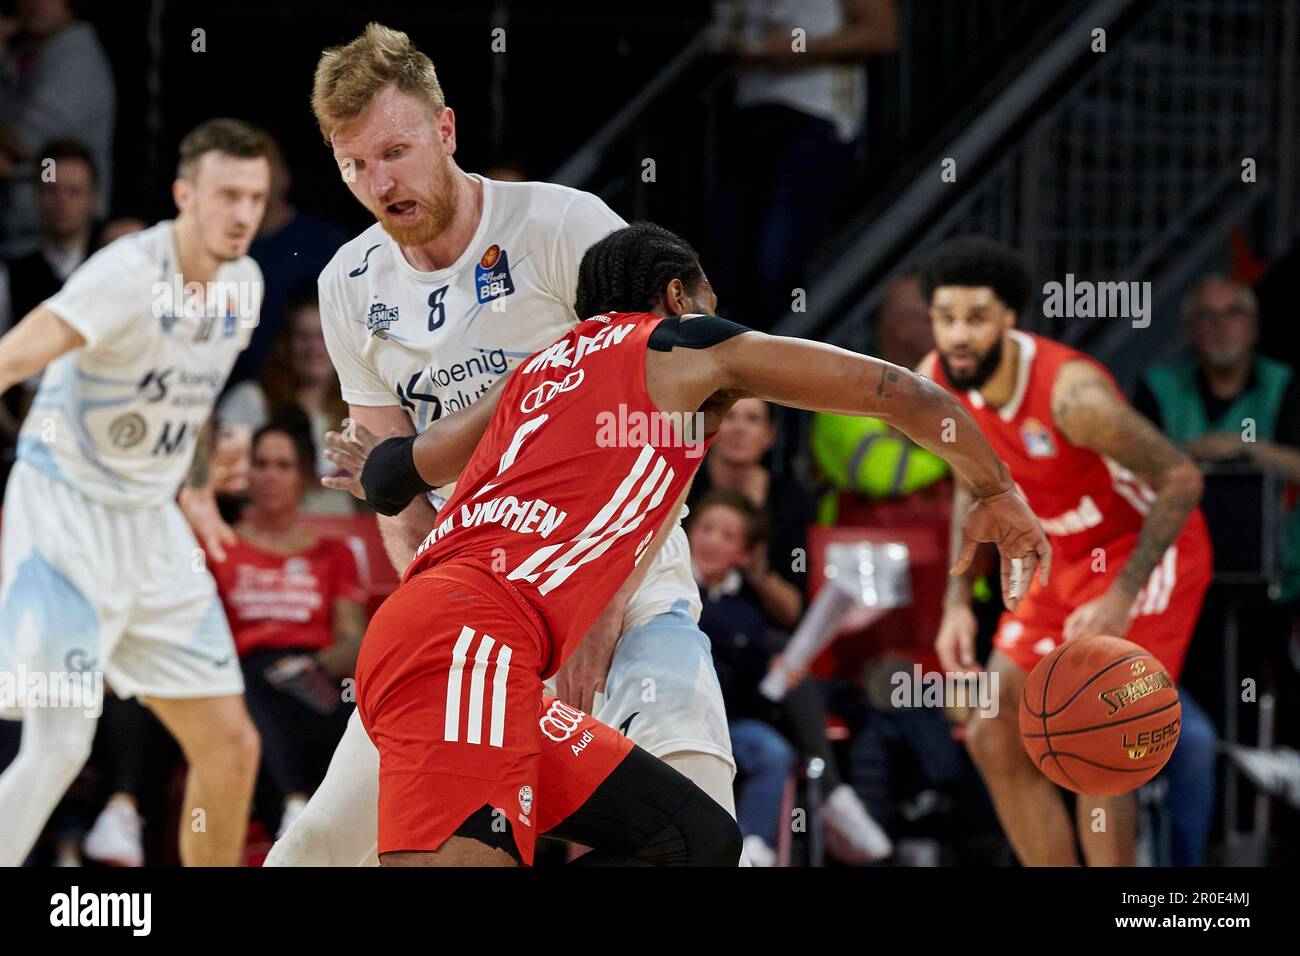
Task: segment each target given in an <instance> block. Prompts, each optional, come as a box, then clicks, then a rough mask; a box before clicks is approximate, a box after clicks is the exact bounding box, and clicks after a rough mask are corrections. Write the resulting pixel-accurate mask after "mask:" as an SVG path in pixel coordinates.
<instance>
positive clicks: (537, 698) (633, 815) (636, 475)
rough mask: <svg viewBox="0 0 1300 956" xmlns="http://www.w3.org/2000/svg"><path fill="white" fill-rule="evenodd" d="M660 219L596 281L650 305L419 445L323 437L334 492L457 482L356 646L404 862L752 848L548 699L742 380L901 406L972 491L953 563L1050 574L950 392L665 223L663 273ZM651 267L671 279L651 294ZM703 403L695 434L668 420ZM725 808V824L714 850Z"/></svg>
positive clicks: (542, 355) (614, 320) (384, 810)
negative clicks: (745, 307)
mask: <svg viewBox="0 0 1300 956" xmlns="http://www.w3.org/2000/svg"><path fill="white" fill-rule="evenodd" d="M645 229H646V227H633V228H631V229H628V230H622V231H620V232H617V233H614V234H613V235H611V236H608V237H606V238H605V239H602V240H600V242H598V243H597V244H596V246H595V247H594V248H593V249H592V250H591V251H590V252H589V253H588V254H587V255H586V256H585V257H584V259H583V263H582V267H581V272H582V273H585V274H589V275H588V276H587V278H589V279H590V283H588V282H586V281H580V282H579V286H580V287H583V288H587V289H589V290H595V291H594V293H593V294H594V298H592V299H591V300H590V301H599V302H604V303H614V304H615V305H616V306H617V300H619V299H620V297H621V295H623V294H626V295H629V296H648V297H649V305H650V308H649V309H647V310H645V311H641V312H625V311H618V310H617V309H615V310H610V311H606V312H603V313H599V314H596V315H593V316H590V317H589V318H587V319H586V320H585V321H583V322H581V323H579V324H578V325H577V326H576V327H575V328H574V329H572V330H571V331H569V332H568V333H566V334H565V335H562V336H561V337H560V338H559V339H557V340H556V341H555V342H554V343H552V344H551V345H550V346H548V347H546V348H544V349H542V350H540V351H538V352H537V353H536V354H534V355H532V356H530V357H529V358H527V359H526V360H525V361H524V362H522V363H521V364H520V365H519V366H518V367H517V368H516V369H515V370H514V371H513V372H512V373H511V374H510V375H509V376H508V377H506V378H504V379H503V380H502V381H500V382H498V383H497V384H496V385H494V386H493V387H492V388H491V389H490V390H489V391H488V394H487V395H485V396H484V397H483V399H482V400H481V401H479V402H476V403H475V404H474V406H473V407H471V408H469V409H467V410H466V411H464V412H462V413H459V414H455V415H450V416H448V417H447V418H444V419H442V420H440V421H438V422H436V423H434V424H433V425H431V426H430V427H429V428H427V429H426V430H425V431H424V432H422V433H421V434H420V435H419V436H408V437H391V438H388V439H385V440H384V441H382V442H381V441H380V440H379V439H378V438H377V437H376V436H374V435H373V434H371V433H370V432H368V431H366V430H365V429H361V428H359V429H358V430H357V434H356V436H355V438H354V439H348V438H344V437H343V436H342V435H339V434H336V433H333V432H331V433H329V434H328V435H326V441H327V442H328V443H329V445H330V451H329V452H328V453H327V454H328V455H329V458H330V460H331V461H333V462H334V463H335V464H336V465H338V466H339V468H340V469H341V471H342V474H341V475H340V476H338V477H334V478H326V479H324V481H325V483H326V484H327V485H328V486H330V487H333V488H345V489H347V490H349V491H351V492H352V493H353V494H354V495H356V496H357V497H358V498H362V499H364V500H368V501H370V502H371V503H372V504H373V505H374V506H375V507H376V508H377V509H378V510H379V511H380V512H381V513H383V514H394V513H397V512H400V511H401V510H403V509H404V508H405V507H407V504H408V503H409V501H410V500H411V499H412V498H413V497H416V496H418V495H420V494H423V493H425V492H427V491H428V490H429V489H430V488H431V487H433V486H436V485H439V484H442V483H443V482H446V481H447V480H449V479H450V478H453V477H456V478H458V481H457V489H456V492H455V493H454V494H453V496H452V497H451V499H450V500H449V501H448V502H447V503H446V505H445V507H444V509H443V513H442V514H441V515H440V521H439V524H438V526H437V528H436V529H434V530H433V531H431V532H430V533H429V535H428V537H427V538H426V539H425V541H424V542H423V544H421V546H420V548H419V550H418V551H417V553H416V558H415V560H414V561H413V562H412V563H411V566H410V567H409V568H408V569H407V572H406V574H405V575H404V576H403V580H402V584H401V586H400V587H398V589H397V591H396V592H395V593H394V594H393V595H392V596H390V597H389V598H388V600H387V601H385V602H384V605H383V607H381V608H380V609H379V611H378V612H377V613H376V614H375V617H374V618H373V619H372V621H371V622H370V627H369V628H368V630H367V632H366V637H365V640H364V642H363V644H362V649H361V655H360V657H359V658H358V660H357V711H358V713H360V714H361V719H362V721H363V722H364V724H365V728H366V730H367V732H368V734H369V736H370V738H371V739H372V740H373V741H374V743H375V745H376V746H377V747H378V749H379V751H380V754H381V770H380V781H379V852H380V853H381V855H382V858H383V862H384V863H385V864H386V865H400V866H456V865H493V864H506V865H508V864H510V863H511V862H521V863H525V864H526V863H530V862H531V861H532V854H533V846H534V843H535V841H536V837H537V834H538V833H539V832H548V831H549V832H550V833H552V834H555V835H560V836H562V837H568V838H571V839H577V840H580V841H581V842H583V843H586V844H587V845H590V846H595V847H597V848H600V849H601V850H603V851H604V853H605V854H606V855H605V857H604V859H605V861H607V862H623V863H641V864H644V863H647V862H655V860H653V859H651V858H650V856H651V855H653V851H654V848H655V847H656V846H658V845H660V844H662V843H664V842H669V843H672V844H674V845H676V846H678V847H680V848H681V849H680V851H677V852H675V853H674V858H675V859H680V860H681V861H682V862H694V863H706V864H707V863H710V862H712V863H716V862H717V861H718V860H719V859H725V858H726V855H727V854H728V852H730V853H732V854H734V853H735V852H736V848H737V846H738V842H739V841H738V840H737V839H736V837H737V831H736V828H735V825H734V823H732V821H730V820H727V818H726V817H725V816H723V814H722V811H721V810H720V809H719V808H718V807H717V806H716V805H715V806H712V808H711V811H712V814H713V820H712V821H710V820H708V819H707V818H704V817H702V816H701V815H700V814H699V809H700V808H701V807H703V806H705V805H707V804H708V803H710V801H708V799H707V798H706V797H703V795H702V793H700V791H699V790H698V788H695V787H694V786H693V785H690V784H688V783H686V782H685V780H684V778H682V777H681V776H680V775H678V774H676V773H674V772H673V771H672V770H671V769H670V768H668V767H667V766H666V765H665V764H663V763H662V762H660V761H655V760H653V758H649V757H648V756H647V755H646V754H645V753H644V751H642V750H641V749H640V748H633V747H632V745H631V744H630V742H628V741H625V740H623V739H622V738H621V737H619V736H618V735H617V734H616V733H614V732H613V731H612V729H611V728H608V727H605V726H603V725H601V724H599V723H598V722H595V721H587V722H585V723H584V722H583V716H584V715H582V714H581V713H580V712H578V711H573V712H572V713H569V714H567V715H566V714H563V713H559V714H553V713H552V708H554V703H553V702H549V701H548V699H547V698H546V697H545V696H544V695H543V691H542V679H543V678H545V677H546V676H547V675H549V674H551V673H554V672H555V671H556V670H557V669H558V668H560V667H562V666H563V665H564V662H565V660H566V658H567V657H568V655H569V654H571V653H573V651H574V648H575V646H576V645H577V644H578V643H579V642H580V641H581V639H582V637H583V635H584V634H585V633H586V632H587V629H588V627H589V626H590V624H591V622H592V621H593V620H595V619H596V617H598V616H599V614H600V612H601V609H602V608H603V607H604V606H605V604H606V602H607V601H608V600H609V598H610V595H612V594H613V593H614V592H615V591H616V590H618V588H619V587H620V584H621V583H622V582H624V581H625V580H636V578H638V577H639V576H640V575H641V574H643V573H645V569H646V566H647V565H648V564H649V562H648V561H646V560H645V559H646V558H647V556H648V555H650V554H653V553H654V550H655V545H656V543H657V542H658V541H660V540H661V539H662V538H663V535H664V532H665V531H666V530H667V529H668V528H670V527H671V521H672V518H673V516H674V515H675V514H676V511H677V504H678V502H680V501H681V499H682V498H684V497H685V494H686V489H687V487H688V486H689V485H690V481H691V478H692V476H693V475H694V473H695V471H696V469H697V468H698V467H699V463H700V456H699V454H697V453H695V452H698V451H700V450H702V449H701V448H700V447H699V445H701V444H702V445H703V446H707V445H708V443H709V441H711V437H710V436H712V435H713V434H714V433H715V432H716V431H717V428H718V425H719V424H720V422H721V420H722V417H723V416H724V415H725V414H726V412H727V409H728V408H729V407H730V406H731V404H732V402H734V401H735V400H736V399H737V397H739V396H741V395H745V394H754V395H757V396H760V397H762V398H765V399H768V400H771V401H776V402H779V403H781V404H785V405H790V406H793V407H798V408H807V409H814V410H822V411H830V412H837V413H840V414H858V415H871V416H873V417H877V418H881V419H883V420H885V421H886V422H888V423H889V424H890V425H892V426H893V427H895V428H898V429H899V430H900V431H902V432H904V433H905V434H907V435H908V436H909V437H911V438H912V439H913V440H914V441H916V442H917V443H918V444H920V445H922V446H924V447H926V448H929V449H930V450H931V451H933V452H934V453H936V454H938V455H941V456H943V458H944V459H945V460H947V461H948V462H949V464H950V465H951V466H952V467H953V470H954V471H955V472H956V473H957V474H958V475H959V476H960V477H961V478H962V480H963V481H965V482H967V484H968V485H969V487H970V494H971V497H972V506H971V508H970V509H969V511H967V512H966V513H965V514H964V515H963V516H961V517H960V519H959V520H956V521H955V522H954V524H956V525H957V526H958V528H959V531H960V535H961V538H962V542H963V547H962V549H961V553H960V556H959V557H958V558H957V559H956V561H955V564H954V571H962V570H964V569H965V567H966V566H967V565H968V564H969V563H970V559H971V557H972V556H973V555H974V553H975V549H976V546H977V542H979V541H993V542H995V543H996V544H997V545H998V548H999V549H1000V550H1001V552H1002V581H1003V590H1004V593H1005V595H1006V598H1007V602H1008V605H1009V606H1013V607H1014V606H1015V604H1016V603H1017V601H1018V596H1019V595H1018V592H1017V588H1016V586H1015V585H1014V584H1013V583H1012V574H1011V566H1012V562H1013V561H1014V560H1016V559H1019V560H1021V561H1024V562H1025V569H1024V573H1025V575H1026V577H1027V578H1031V577H1033V575H1034V572H1035V569H1036V568H1037V567H1039V562H1040V561H1041V562H1042V564H1041V572H1042V573H1041V575H1040V578H1041V579H1042V580H1044V581H1045V580H1046V577H1047V560H1048V558H1049V556H1050V555H1049V551H1048V548H1047V544H1046V537H1045V535H1044V534H1043V529H1042V527H1041V526H1040V525H1039V523H1038V522H1037V520H1036V519H1035V518H1034V517H1033V515H1032V514H1031V513H1030V511H1029V507H1028V505H1026V504H1025V502H1024V499H1023V498H1021V496H1020V494H1019V493H1018V492H1017V491H1016V490H1015V487H1014V485H1013V484H1012V482H1011V479H1010V477H1009V476H1008V474H1007V471H1006V468H1005V466H1003V464H1002V463H1001V462H1000V461H999V460H998V458H997V456H996V455H995V454H994V453H993V450H992V448H990V447H989V445H988V443H987V442H986V441H985V440H984V438H983V436H982V435H981V434H980V431H979V429H978V428H977V427H976V426H975V423H974V421H972V420H971V418H970V416H969V415H968V414H967V413H966V412H964V411H962V408H961V405H960V404H959V403H958V401H957V400H956V399H955V398H953V397H952V396H950V395H948V394H947V393H946V392H944V391H943V390H942V389H940V388H939V387H937V386H936V385H934V384H933V383H931V382H927V381H926V380H925V379H923V378H921V377H920V376H918V375H914V374H912V373H910V372H908V371H906V370H904V369H902V368H899V367H897V366H894V365H890V364H888V363H887V362H882V361H880V360H878V359H874V358H869V357H867V356H865V355H858V354H855V353H853V352H847V351H844V350H843V349H837V348H834V347H832V346H829V345H822V344H820V343H816V342H809V341H806V340H803V339H796V338H786V337H778V336H770V335H763V334H761V333H758V332H753V331H751V330H749V329H746V328H744V327H743V326H740V325H737V324H736V323H734V322H729V321H727V320H726V319H720V318H718V317H717V316H715V315H713V314H712V313H713V311H714V310H715V309H716V307H717V299H716V297H715V296H714V294H713V290H712V288H711V286H710V285H709V282H708V279H707V278H706V277H705V276H704V273H703V270H702V269H701V268H700V266H699V263H698V261H696V259H695V255H694V253H693V252H690V250H689V247H688V246H686V244H685V243H684V242H681V241H680V240H676V241H671V240H672V239H673V238H675V237H671V236H670V235H669V234H665V233H662V232H656V233H654V234H653V239H654V240H655V242H656V243H661V242H662V243H670V244H671V247H672V248H673V250H674V251H678V250H685V251H686V252H687V253H689V257H682V258H679V259H678V260H677V261H678V265H677V266H675V267H672V268H667V267H665V266H663V265H661V264H660V263H658V262H655V261H654V260H652V259H650V258H648V257H646V256H645V255H644V254H643V252H642V250H641V249H640V248H639V246H638V241H637V237H638V234H644V233H645ZM683 275H685V276H686V277H687V279H688V280H689V281H690V284H689V285H687V283H686V281H684V280H683ZM650 276H659V277H667V281H666V282H665V284H664V286H663V288H662V289H659V290H657V291H654V292H653V294H650V290H649V288H648V287H647V286H646V285H645V284H644V283H645V282H646V281H648V277H650ZM603 282H609V283H610V286H609V287H604V286H603V285H602V283H603ZM643 301H644V300H643ZM612 407H618V408H620V409H625V410H627V414H628V415H629V416H637V418H638V420H641V421H646V420H653V421H657V422H658V424H656V425H652V426H651V427H649V428H642V429H635V428H634V429H632V430H630V431H628V432H627V433H626V434H625V435H619V436H617V437H615V438H614V439H613V440H611V439H610V436H609V435H608V434H607V433H606V426H605V425H602V424H601V422H602V419H603V418H605V417H606V416H608V415H609V412H610V409H611V408H612ZM688 418H689V419H692V420H697V421H699V422H700V425H701V428H700V431H699V433H698V434H693V433H692V430H690V429H686V430H682V429H680V428H674V427H672V425H673V423H674V422H681V421H685V420H687V419H688ZM660 419H663V421H659V420H660ZM944 423H948V424H947V425H946V426H945V424H944ZM665 425H666V426H668V427H664V426H665ZM539 715H540V716H541V721H540V723H539V720H538V718H539ZM557 743H559V744H560V746H556V744H557ZM683 784H685V785H683ZM668 793H672V796H671V797H667V796H666V795H667V794H668ZM718 818H721V821H719V820H718ZM722 821H725V823H722ZM496 822H500V823H503V824H504V825H501V826H497V825H490V823H496ZM719 823H722V825H723V826H724V827H725V829H727V830H728V831H729V838H728V839H727V840H726V841H723V842H722V843H721V844H720V845H717V846H712V847H710V846H707V844H708V842H709V841H708V837H707V834H708V833H709V832H710V830H711V829H712V828H713V827H716V826H717V825H718V824H719ZM633 831H635V834H634V835H633V836H632V837H631V838H629V833H632V832H633ZM638 834H639V835H638ZM665 862H666V861H665Z"/></svg>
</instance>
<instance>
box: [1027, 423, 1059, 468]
mask: <svg viewBox="0 0 1300 956" xmlns="http://www.w3.org/2000/svg"><path fill="white" fill-rule="evenodd" d="M1020 437H1021V438H1022V439H1023V440H1024V442H1025V451H1027V452H1029V457H1030V458H1053V457H1055V455H1056V442H1054V441H1052V433H1051V432H1050V431H1048V430H1047V426H1046V425H1044V424H1043V423H1042V422H1040V421H1039V420H1038V419H1037V418H1026V419H1025V423H1024V424H1023V425H1021V426H1020Z"/></svg>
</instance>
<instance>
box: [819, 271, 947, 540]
mask: <svg viewBox="0 0 1300 956" xmlns="http://www.w3.org/2000/svg"><path fill="white" fill-rule="evenodd" d="M879 342H880V350H879V355H880V357H881V358H883V359H884V360H885V361H887V362H893V363H894V364H896V365H901V366H903V367H904V368H914V367H915V366H916V364H917V363H918V362H920V361H921V358H922V357H923V356H924V355H925V354H926V353H927V352H929V351H930V349H932V348H934V337H933V333H932V331H931V327H930V309H929V303H927V302H926V300H925V297H924V296H923V295H922V294H921V286H920V283H919V282H918V281H917V279H916V277H915V276H901V277H899V278H896V279H894V280H892V281H891V282H890V283H889V287H888V288H887V289H886V291H885V300H884V303H883V304H882V305H881V307H880V312H879ZM811 447H812V456H813V462H814V463H815V465H816V468H817V471H818V473H819V475H820V477H821V479H822V480H823V481H825V482H826V483H827V484H829V485H830V487H831V491H830V493H829V494H827V495H824V496H823V497H822V500H821V501H820V503H819V505H818V515H817V520H818V523H819V524H835V521H836V517H837V512H838V510H839V496H840V492H843V491H852V492H856V493H858V494H861V495H866V496H868V497H870V498H898V497H904V496H906V495H910V494H912V493H913V492H915V491H918V490H920V489H921V488H925V487H927V486H928V485H932V484H934V483H935V482H936V481H939V480H940V479H943V478H946V477H947V476H948V474H949V470H948V465H947V463H946V462H944V460H943V459H942V458H940V457H939V456H938V455H935V454H933V453H932V452H929V451H926V450H925V449H924V448H921V447H920V446H918V445H916V444H915V443H914V442H912V440H911V439H909V438H908V437H907V436H906V435H904V434H902V433H901V432H898V431H896V430H894V429H892V428H890V427H889V426H888V425H887V424H885V423H884V422H883V421H881V420H880V419H878V418H861V417H858V416H853V415H826V414H817V415H814V416H813V422H812V434H811Z"/></svg>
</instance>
